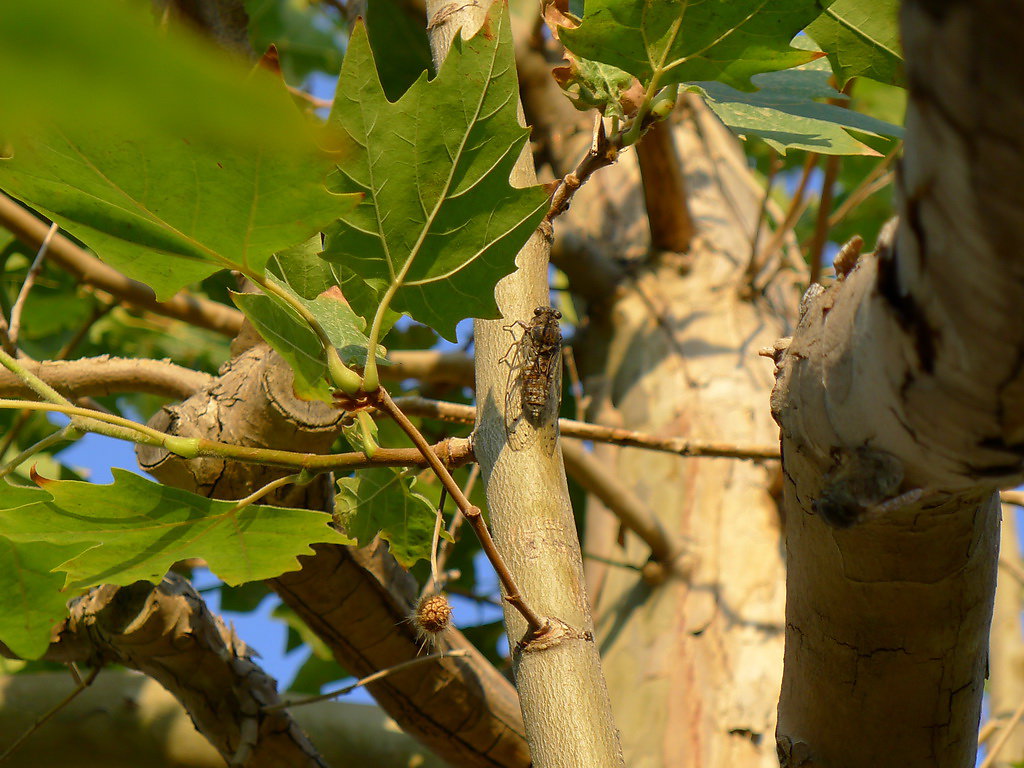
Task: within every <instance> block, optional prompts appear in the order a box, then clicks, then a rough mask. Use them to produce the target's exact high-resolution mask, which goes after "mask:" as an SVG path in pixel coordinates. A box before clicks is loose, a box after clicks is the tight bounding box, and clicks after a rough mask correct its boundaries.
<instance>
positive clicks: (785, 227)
mask: <svg viewBox="0 0 1024 768" xmlns="http://www.w3.org/2000/svg"><path fill="white" fill-rule="evenodd" d="M819 157H820V155H817V154H815V153H814V152H808V153H807V159H806V160H804V167H803V171H802V172H801V173H800V181H799V182H797V185H796V190H795V191H794V192H793V197H792V198H790V201H789V208H787V209H786V215H785V217H784V218H783V219H782V223H781V224H780V225H779V227H778V229H776V230H775V231H774V232H773V233H772V237H771V239H770V240H769V241H768V244H767V245H766V246H765V247H764V250H763V251H761V254H760V256H758V257H757V263H756V264H754V265H753V269H752V271H753V273H754V274H757V273H758V272H760V271H761V269H762V267H764V265H765V264H767V263H768V261H769V260H770V259H771V258H772V256H774V255H775V252H776V251H777V250H778V249H779V247H780V246H781V245H782V241H783V240H785V239H786V235H788V234H789V232H790V230H792V229H793V227H794V226H796V223H797V222H798V221H799V220H800V217H801V216H802V215H803V212H804V211H805V210H806V208H807V205H808V203H809V202H810V200H809V198H806V199H805V196H804V194H805V192H806V191H807V182H808V181H809V180H810V178H811V172H812V171H813V170H814V166H815V165H817V164H818V158H819Z"/></svg>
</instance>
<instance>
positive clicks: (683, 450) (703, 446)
mask: <svg viewBox="0 0 1024 768" xmlns="http://www.w3.org/2000/svg"><path fill="white" fill-rule="evenodd" d="M395 402H396V403H398V405H399V407H401V409H402V410H403V411H405V412H406V413H411V414H415V415H417V416H426V417H428V418H434V419H439V420H441V421H452V422H456V423H459V424H471V423H472V422H473V420H474V418H475V413H476V412H475V409H474V408H473V406H471V405H461V404H458V403H446V402H442V401H439V400H427V399H426V398H422V397H400V398H398V399H397V400H396V401H395ZM558 429H559V432H560V433H561V434H562V436H563V437H577V438H580V439H581V440H594V441H595V442H600V443H611V444H612V445H625V446H630V447H632V448H644V449H646V450H650V451H662V452H664V453H674V454H677V455H679V456H690V457H700V458H722V459H752V460H767V459H778V458H779V449H778V447H777V446H773V445H772V446H768V445H741V444H738V443H717V442H710V441H704V440H687V439H685V438H679V437H655V436H654V435H648V434H645V433H643V432H634V431H632V430H629V429H619V428H616V427H604V426H601V425H599V424H588V423H586V422H582V421H574V420H572V419H559V420H558Z"/></svg>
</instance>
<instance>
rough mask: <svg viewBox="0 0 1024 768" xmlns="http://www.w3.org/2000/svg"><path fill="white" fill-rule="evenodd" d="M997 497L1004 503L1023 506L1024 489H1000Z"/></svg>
mask: <svg viewBox="0 0 1024 768" xmlns="http://www.w3.org/2000/svg"><path fill="white" fill-rule="evenodd" d="M999 498H1000V500H1001V501H1002V502H1003V503H1004V504H1013V505H1014V506H1015V507H1024V491H1000V492H999Z"/></svg>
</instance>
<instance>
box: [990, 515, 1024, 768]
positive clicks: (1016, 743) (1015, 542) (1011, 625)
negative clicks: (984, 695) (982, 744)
mask: <svg viewBox="0 0 1024 768" xmlns="http://www.w3.org/2000/svg"><path fill="white" fill-rule="evenodd" d="M1001 538H1002V542H1003V546H1002V551H1001V552H1000V555H999V564H1000V567H999V579H998V583H997V584H996V603H995V613H994V615H993V617H992V639H991V642H990V643H989V662H988V664H989V683H988V691H989V703H988V713H989V721H990V722H994V723H997V724H1001V726H1002V727H1001V728H999V729H998V730H997V731H996V733H995V735H993V736H990V737H989V739H988V746H989V748H990V749H991V748H992V746H993V744H995V743H996V742H997V741H999V740H1000V739H1001V738H1002V736H1003V729H1004V728H1006V727H1007V723H1008V721H1009V719H1010V718H1011V717H1012V716H1013V713H1014V712H1015V711H1016V710H1017V708H1018V707H1020V705H1021V702H1024V637H1022V636H1021V608H1022V604H1021V595H1022V594H1024V582H1022V581H1021V576H1022V575H1024V567H1022V559H1021V556H1020V539H1019V538H1018V529H1017V508H1016V507H1015V506H1014V505H1012V504H1003V524H1002V534H1001ZM998 759H999V762H997V763H996V765H997V766H999V768H1007V766H1009V765H1010V764H1011V763H1019V762H1021V760H1024V728H1021V727H1020V726H1019V724H1018V725H1017V726H1016V727H1014V728H1013V731H1012V733H1011V734H1010V736H1009V738H1008V739H1007V741H1006V742H1005V743H1004V744H1003V746H1002V748H1001V749H1000V752H999V755H998Z"/></svg>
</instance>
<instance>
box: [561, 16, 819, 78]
mask: <svg viewBox="0 0 1024 768" xmlns="http://www.w3.org/2000/svg"><path fill="white" fill-rule="evenodd" d="M831 2H832V0H586V3H585V4H584V14H583V22H582V24H581V25H580V26H579V27H577V28H563V29H561V30H559V39H560V40H561V41H562V42H563V43H564V44H565V47H566V48H568V49H569V50H570V51H572V53H574V54H575V55H576V56H579V57H582V58H585V59H591V60H593V61H599V62H602V63H604V64H610V65H612V66H615V67H618V68H619V69H622V70H624V71H626V72H628V73H629V74H631V75H634V76H635V77H637V78H638V79H639V80H640V82H641V83H642V84H643V85H644V87H648V86H649V85H650V84H651V83H652V81H654V80H656V81H657V85H658V86H665V85H669V84H672V83H684V82H694V81H704V80H717V81H719V82H722V83H725V84H727V85H730V86H732V87H733V88H737V89H739V90H744V91H749V90H752V89H753V86H752V85H751V83H750V78H751V76H753V75H755V74H758V73H760V72H773V71H776V70H780V69H788V68H789V67H794V66H797V65H799V64H804V63H806V62H808V61H810V60H812V59H813V58H816V57H817V56H820V55H821V54H814V53H811V52H808V51H804V50H798V49H794V48H791V47H790V41H791V40H792V39H793V37H794V36H795V35H796V34H797V33H798V32H800V31H801V30H802V29H803V28H804V27H805V26H807V24H809V23H810V22H811V21H813V20H814V19H815V18H816V17H817V16H819V15H820V14H821V12H822V10H823V9H824V8H826V7H828V5H830V3H831Z"/></svg>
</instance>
